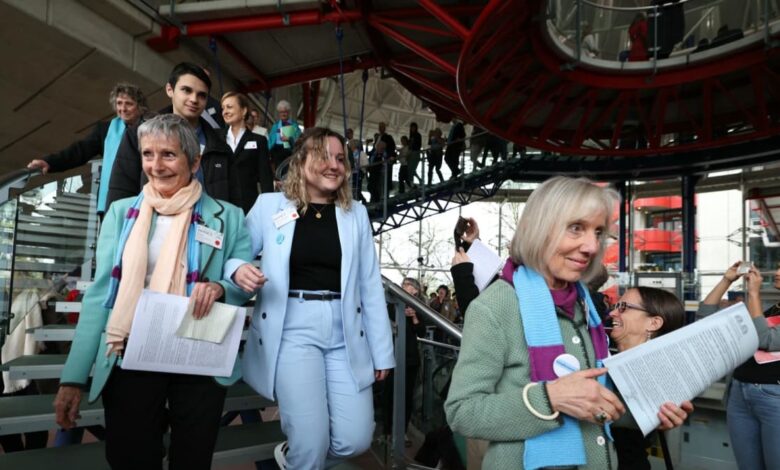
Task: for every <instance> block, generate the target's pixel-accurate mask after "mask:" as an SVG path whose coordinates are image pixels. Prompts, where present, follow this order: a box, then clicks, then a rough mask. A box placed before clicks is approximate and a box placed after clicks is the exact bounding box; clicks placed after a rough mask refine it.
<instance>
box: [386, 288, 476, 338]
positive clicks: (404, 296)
mask: <svg viewBox="0 0 780 470" xmlns="http://www.w3.org/2000/svg"><path fill="white" fill-rule="evenodd" d="M382 284H383V285H384V287H385V291H389V292H390V293H392V294H393V295H394V296H396V297H398V298H400V299H401V300H402V301H404V302H405V303H406V304H408V305H410V306H411V307H412V308H414V309H415V310H416V311H417V314H418V315H419V314H422V316H423V317H425V319H426V320H428V321H429V322H431V323H433V324H435V325H436V326H438V327H439V328H441V330H442V331H444V332H445V333H446V334H447V335H448V336H450V337H451V338H454V339H457V340H458V342H460V341H461V340H462V339H463V332H462V331H461V329H460V328H458V326H457V325H456V324H454V323H452V322H451V321H449V320H447V319H446V318H444V317H442V316H441V315H439V314H438V313H436V311H435V310H433V309H432V308H431V307H429V306H428V305H426V304H425V302H423V301H421V300H420V299H418V298H417V297H415V296H413V295H411V294H409V293H408V292H406V291H405V290H403V289H402V288H401V286H399V285H398V284H396V283H394V282H393V281H391V280H390V279H388V278H387V277H385V276H382Z"/></svg>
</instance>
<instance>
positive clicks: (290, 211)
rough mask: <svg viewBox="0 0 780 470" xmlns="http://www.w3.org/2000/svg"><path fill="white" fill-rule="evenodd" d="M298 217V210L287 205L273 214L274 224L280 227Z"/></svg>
mask: <svg viewBox="0 0 780 470" xmlns="http://www.w3.org/2000/svg"><path fill="white" fill-rule="evenodd" d="M298 217H299V215H298V211H297V210H296V209H295V208H294V207H289V208H287V209H284V210H281V211H279V212H277V213H276V214H274V226H275V227H276V228H281V227H283V226H285V225H287V224H288V223H290V222H292V221H293V220H296V219H297V218H298Z"/></svg>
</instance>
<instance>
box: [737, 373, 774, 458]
mask: <svg viewBox="0 0 780 470" xmlns="http://www.w3.org/2000/svg"><path fill="white" fill-rule="evenodd" d="M726 419H727V422H728V426H729V435H730V436H731V446H732V447H733V448H734V456H735V457H736V458H737V466H738V467H739V469H740V470H762V469H766V470H772V469H779V468H780V385H776V384H752V383H745V382H740V381H739V380H736V379H734V380H732V381H731V390H730V391H729V401H728V404H727V405H726Z"/></svg>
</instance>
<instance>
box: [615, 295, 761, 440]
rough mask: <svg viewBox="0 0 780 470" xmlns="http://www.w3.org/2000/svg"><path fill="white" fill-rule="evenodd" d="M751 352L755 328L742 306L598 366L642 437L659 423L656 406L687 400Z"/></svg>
mask: <svg viewBox="0 0 780 470" xmlns="http://www.w3.org/2000/svg"><path fill="white" fill-rule="evenodd" d="M757 347H758V335H757V334H756V329H755V327H754V326H753V322H752V320H751V319H750V315H749V314H748V311H747V308H745V304H742V303H739V304H736V305H733V306H731V307H729V308H726V309H724V310H721V311H720V312H717V313H715V314H713V315H710V316H708V317H706V318H705V319H703V320H699V321H697V322H695V323H693V324H690V325H688V326H686V327H684V328H680V329H679V330H677V331H674V332H671V333H668V334H666V335H664V336H661V337H660V338H657V339H654V340H652V341H648V342H647V343H644V344H641V345H639V346H637V347H635V348H631V349H629V350H627V351H624V352H621V353H620V354H617V355H615V356H611V357H608V358H607V359H605V360H604V365H605V366H607V367H608V368H609V376H610V377H611V378H612V381H613V382H614V383H615V385H616V386H617V388H618V390H620V393H621V395H622V396H623V399H624V400H625V402H626V405H627V406H628V409H629V410H631V413H632V414H633V417H634V419H635V420H636V422H637V424H638V425H639V427H640V429H641V430H642V432H643V433H644V434H645V435H647V434H649V433H650V432H651V431H652V430H654V429H655V428H657V427H658V426H659V425H660V424H661V420H660V419H659V417H658V412H659V410H660V409H661V405H663V404H664V403H666V402H671V403H675V404H677V403H680V404H682V403H684V402H685V401H686V400H692V399H693V398H695V397H696V396H698V395H699V394H701V393H702V392H703V391H704V390H706V389H707V387H709V386H710V385H712V384H713V383H714V382H715V381H716V380H718V379H719V378H721V377H723V376H724V375H726V374H727V373H729V372H730V371H731V370H733V369H734V368H735V367H737V366H738V365H740V364H742V363H743V362H745V361H746V360H747V359H748V358H750V356H751V355H752V354H753V353H754V352H755V351H756V348H757ZM683 409H684V408H683Z"/></svg>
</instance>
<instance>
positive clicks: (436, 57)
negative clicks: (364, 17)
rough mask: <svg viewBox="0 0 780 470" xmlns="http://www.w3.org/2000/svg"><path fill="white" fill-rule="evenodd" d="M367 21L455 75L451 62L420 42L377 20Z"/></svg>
mask: <svg viewBox="0 0 780 470" xmlns="http://www.w3.org/2000/svg"><path fill="white" fill-rule="evenodd" d="M369 23H370V24H371V26H373V27H374V28H375V29H377V30H379V31H380V32H381V33H383V34H385V35H387V36H390V37H391V38H392V39H393V40H395V41H396V42H398V43H399V44H401V45H402V46H404V47H406V48H407V49H409V50H410V51H412V52H414V53H415V54H417V55H419V56H420V57H423V58H425V59H426V60H428V61H429V62H431V63H432V64H435V65H436V66H438V67H439V68H440V69H442V70H443V71H445V72H447V73H448V74H450V75H452V76H453V77H454V76H455V73H456V69H455V66H454V65H452V64H451V63H449V62H447V61H446V60H444V59H442V58H441V57H440V56H439V55H437V54H434V53H433V52H432V51H431V50H429V49H428V48H426V47H424V46H422V45H421V44H418V43H417V42H415V41H413V40H412V39H409V38H408V37H406V36H404V35H403V34H401V33H399V32H397V31H395V30H394V29H392V28H390V27H388V26H386V25H384V24H382V23H381V22H379V21H376V20H373V21H372V20H369Z"/></svg>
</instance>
